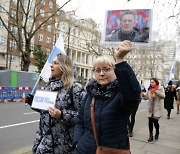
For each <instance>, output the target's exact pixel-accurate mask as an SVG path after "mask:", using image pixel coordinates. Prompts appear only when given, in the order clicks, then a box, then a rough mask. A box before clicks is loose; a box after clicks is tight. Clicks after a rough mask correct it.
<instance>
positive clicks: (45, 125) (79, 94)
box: [33, 79, 85, 154]
mask: <svg viewBox="0 0 180 154" xmlns="http://www.w3.org/2000/svg"><path fill="white" fill-rule="evenodd" d="M46 90H47V91H57V92H58V94H57V98H56V103H55V107H56V108H58V109H60V110H61V112H62V116H61V118H60V119H55V118H53V117H51V116H50V115H49V113H48V111H40V122H39V130H38V131H37V132H36V139H35V141H34V145H33V154H73V153H74V150H73V147H72V144H73V143H72V141H73V135H74V134H73V133H74V127H75V123H76V120H77V114H78V109H79V107H80V106H81V103H82V102H83V98H84V96H85V90H84V88H83V86H82V85H80V84H78V83H74V84H73V89H72V91H71V92H70V91H69V90H67V89H66V88H65V87H64V86H63V83H62V81H61V80H59V79H51V80H50V82H49V83H48V84H47V86H46ZM71 93H72V94H71Z"/></svg>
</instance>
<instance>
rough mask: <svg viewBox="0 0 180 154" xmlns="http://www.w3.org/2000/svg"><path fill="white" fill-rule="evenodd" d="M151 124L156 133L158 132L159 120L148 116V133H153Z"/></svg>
mask: <svg viewBox="0 0 180 154" xmlns="http://www.w3.org/2000/svg"><path fill="white" fill-rule="evenodd" d="M153 125H154V127H155V129H156V134H159V120H158V119H154V118H151V117H149V123H148V126H149V134H153Z"/></svg>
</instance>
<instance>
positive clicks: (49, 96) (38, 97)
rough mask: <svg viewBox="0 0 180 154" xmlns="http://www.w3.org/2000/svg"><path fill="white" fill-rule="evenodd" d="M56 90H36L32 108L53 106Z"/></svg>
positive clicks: (43, 108) (44, 108) (42, 108)
mask: <svg viewBox="0 0 180 154" xmlns="http://www.w3.org/2000/svg"><path fill="white" fill-rule="evenodd" d="M56 97H57V92H49V91H40V90H37V91H36V93H35V96H34V99H33V102H32V106H31V107H32V108H36V109H41V110H47V109H48V108H49V107H54V106H55V102H56Z"/></svg>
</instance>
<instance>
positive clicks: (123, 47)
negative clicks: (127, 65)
mask: <svg viewBox="0 0 180 154" xmlns="http://www.w3.org/2000/svg"><path fill="white" fill-rule="evenodd" d="M131 50H132V44H131V41H129V40H125V41H123V42H121V44H120V45H119V47H118V49H117V51H115V53H114V58H115V59H116V62H117V63H120V62H122V61H123V58H124V57H125V56H126V55H127V54H128V53H129V52H130V51H131Z"/></svg>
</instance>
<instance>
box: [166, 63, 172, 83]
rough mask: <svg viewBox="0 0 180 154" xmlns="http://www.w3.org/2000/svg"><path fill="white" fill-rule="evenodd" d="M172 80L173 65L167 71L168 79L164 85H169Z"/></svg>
mask: <svg viewBox="0 0 180 154" xmlns="http://www.w3.org/2000/svg"><path fill="white" fill-rule="evenodd" d="M172 79H174V65H172V66H171V69H170V71H169V75H168V79H167V81H166V85H167V84H168V83H169V81H170V80H172Z"/></svg>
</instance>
